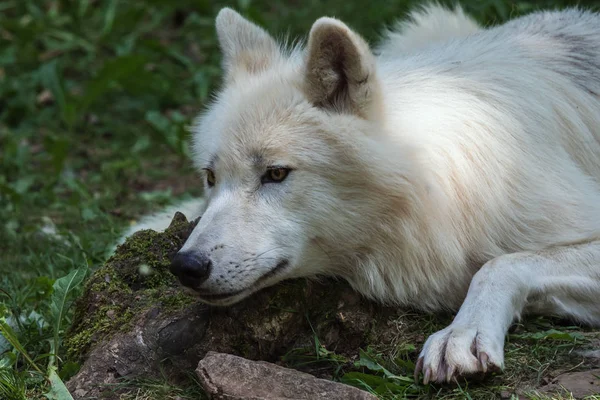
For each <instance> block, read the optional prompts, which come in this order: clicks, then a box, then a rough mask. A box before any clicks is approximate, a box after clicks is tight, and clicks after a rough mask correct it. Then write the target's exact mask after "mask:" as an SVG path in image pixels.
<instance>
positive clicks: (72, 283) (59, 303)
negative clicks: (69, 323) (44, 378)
mask: <svg viewBox="0 0 600 400" xmlns="http://www.w3.org/2000/svg"><path fill="white" fill-rule="evenodd" d="M86 274H87V266H83V267H81V268H78V269H76V270H73V271H71V272H70V273H69V274H68V275H67V276H63V277H62V278H59V279H57V280H56V281H55V282H54V285H52V287H53V289H54V292H53V293H52V298H51V299H50V312H51V318H52V320H53V324H52V325H53V329H54V341H53V348H52V353H54V354H55V355H56V353H57V352H58V347H59V340H60V339H59V338H60V327H61V324H62V322H63V319H64V317H65V314H66V312H67V310H68V306H67V300H68V298H69V294H70V293H71V292H72V291H73V289H75V288H76V287H77V286H79V285H80V284H81V282H83V280H84V278H85V276H86ZM53 363H54V357H52V358H50V365H51V366H52V365H53Z"/></svg>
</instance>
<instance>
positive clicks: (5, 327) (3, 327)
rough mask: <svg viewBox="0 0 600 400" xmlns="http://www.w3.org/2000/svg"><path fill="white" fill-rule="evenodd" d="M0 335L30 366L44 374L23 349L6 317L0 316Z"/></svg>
mask: <svg viewBox="0 0 600 400" xmlns="http://www.w3.org/2000/svg"><path fill="white" fill-rule="evenodd" d="M0 335H2V336H4V338H5V339H6V340H7V341H8V343H10V344H11V345H12V346H13V347H14V348H15V349H16V350H17V351H18V352H19V353H21V355H22V356H23V357H25V359H26V360H27V362H29V364H31V366H32V367H33V368H34V369H35V370H36V371H37V372H39V373H40V374H41V375H44V373H43V372H42V370H41V369H40V367H38V365H37V364H36V363H35V362H34V361H33V360H32V359H31V357H30V356H29V353H27V351H26V350H25V348H24V347H23V345H22V344H21V342H20V341H19V338H18V337H17V333H16V332H15V331H14V329H13V328H12V327H11V326H10V325H9V324H8V323H7V322H6V318H4V317H2V318H0Z"/></svg>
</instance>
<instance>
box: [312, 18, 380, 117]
mask: <svg viewBox="0 0 600 400" xmlns="http://www.w3.org/2000/svg"><path fill="white" fill-rule="evenodd" d="M305 92H306V96H307V97H308V99H309V101H311V102H312V103H313V104H315V105H317V106H319V107H324V108H329V109H333V110H336V111H341V112H352V113H354V114H356V115H358V116H360V117H363V118H365V119H369V120H375V119H377V118H379V117H380V113H381V112H382V108H381V99H380V97H381V89H380V85H379V81H378V79H377V77H376V69H375V57H374V56H373V53H372V52H371V50H370V49H369V45H368V44H367V43H366V42H365V41H364V40H363V39H362V38H361V37H360V36H359V35H358V34H356V33H354V32H353V31H352V30H351V29H350V28H348V27H347V26H346V25H345V24H344V23H342V22H341V21H338V20H336V19H333V18H320V19H318V20H317V21H316V22H315V23H314V24H313V26H312V28H311V30H310V35H309V39H308V60H307V64H306V75H305Z"/></svg>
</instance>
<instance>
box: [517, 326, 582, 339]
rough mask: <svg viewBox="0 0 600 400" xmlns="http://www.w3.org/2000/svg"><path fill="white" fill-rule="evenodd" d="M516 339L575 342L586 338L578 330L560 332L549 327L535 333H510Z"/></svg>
mask: <svg viewBox="0 0 600 400" xmlns="http://www.w3.org/2000/svg"><path fill="white" fill-rule="evenodd" d="M510 336H511V337H512V338H516V339H529V340H555V341H564V342H577V341H584V340H585V339H586V338H585V336H583V335H582V334H581V333H579V332H562V331H559V330H556V329H549V330H547V331H543V332H535V333H522V334H513V335H510Z"/></svg>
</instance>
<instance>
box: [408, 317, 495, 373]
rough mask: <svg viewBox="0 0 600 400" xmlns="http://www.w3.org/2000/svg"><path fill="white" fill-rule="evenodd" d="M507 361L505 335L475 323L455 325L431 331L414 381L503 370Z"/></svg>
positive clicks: (420, 356) (420, 357)
mask: <svg viewBox="0 0 600 400" xmlns="http://www.w3.org/2000/svg"><path fill="white" fill-rule="evenodd" d="M503 364H504V336H503V335H502V337H501V339H500V340H499V339H498V335H494V334H493V333H491V332H486V331H484V330H481V329H478V328H477V327H472V326H452V325H450V326H449V327H447V328H445V329H442V330H441V331H439V332H436V333H434V334H433V335H431V336H430V337H429V338H428V339H427V341H426V342H425V345H424V346H423V350H422V351H421V354H420V355H419V359H418V361H417V366H416V368H415V382H417V381H418V377H419V373H420V372H421V371H423V383H424V384H428V383H429V382H437V383H443V382H451V381H455V380H456V379H457V378H458V377H459V376H463V377H465V376H477V375H485V374H486V373H489V372H496V371H500V370H502V368H503V366H504V365H503Z"/></svg>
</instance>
